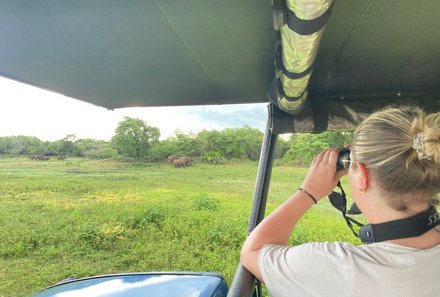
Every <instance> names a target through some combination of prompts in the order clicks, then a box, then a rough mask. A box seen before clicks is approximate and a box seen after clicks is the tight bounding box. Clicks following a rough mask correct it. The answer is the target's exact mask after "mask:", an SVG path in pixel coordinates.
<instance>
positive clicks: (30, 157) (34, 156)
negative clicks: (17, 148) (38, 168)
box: [28, 155, 38, 160]
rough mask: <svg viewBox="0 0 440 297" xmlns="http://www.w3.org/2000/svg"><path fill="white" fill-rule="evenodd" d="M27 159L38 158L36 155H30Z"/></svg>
mask: <svg viewBox="0 0 440 297" xmlns="http://www.w3.org/2000/svg"><path fill="white" fill-rule="evenodd" d="M28 159H29V160H38V156H36V155H32V156H29V157H28Z"/></svg>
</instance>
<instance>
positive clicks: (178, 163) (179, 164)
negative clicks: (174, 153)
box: [173, 158, 185, 168]
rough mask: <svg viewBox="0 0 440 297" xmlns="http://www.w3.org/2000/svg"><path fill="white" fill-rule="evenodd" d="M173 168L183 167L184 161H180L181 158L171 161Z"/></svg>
mask: <svg viewBox="0 0 440 297" xmlns="http://www.w3.org/2000/svg"><path fill="white" fill-rule="evenodd" d="M173 164H174V167H179V168H181V167H185V161H183V160H181V158H179V159H176V160H174V161H173Z"/></svg>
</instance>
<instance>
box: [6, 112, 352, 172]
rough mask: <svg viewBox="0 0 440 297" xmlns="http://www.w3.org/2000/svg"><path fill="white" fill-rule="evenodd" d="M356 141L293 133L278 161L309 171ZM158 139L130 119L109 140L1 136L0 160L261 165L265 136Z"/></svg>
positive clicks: (237, 132)
mask: <svg viewBox="0 0 440 297" xmlns="http://www.w3.org/2000/svg"><path fill="white" fill-rule="evenodd" d="M352 137H353V133H351V132H324V133H320V134H293V135H292V136H291V137H290V139H289V140H284V139H283V138H279V139H278V142H277V146H276V152H275V157H276V159H278V160H279V161H280V162H285V163H290V164H293V165H296V166H307V165H308V164H309V163H310V161H311V160H312V159H313V157H314V156H315V155H316V154H317V153H318V152H320V151H322V150H323V149H325V148H328V147H342V146H344V145H345V144H347V143H350V142H351V140H352ZM159 138H160V130H159V128H156V127H152V126H150V125H148V124H147V123H146V122H145V121H143V120H141V119H137V118H130V117H125V118H124V120H123V121H121V122H120V123H119V124H118V126H117V128H116V130H115V134H114V136H113V137H112V139H111V140H110V141H105V140H95V139H77V137H76V136H75V135H73V134H70V135H67V136H66V137H64V138H62V139H59V140H56V141H42V140H40V139H39V138H37V137H33V136H21V135H20V136H5V137H0V155H6V156H31V155H44V156H76V157H86V158H96V159H107V158H120V159H126V160H142V161H148V162H161V161H164V160H166V159H167V158H168V157H169V156H171V155H176V156H190V157H193V158H196V159H197V160H198V161H200V162H205V163H215V164H220V163H223V162H225V161H227V160H231V159H241V160H244V159H246V160H258V158H259V156H260V149H261V144H262V141H263V133H262V132H261V131H259V130H258V129H255V128H251V127H249V126H243V127H241V128H227V129H223V130H220V131H217V130H212V131H207V130H203V131H201V132H199V133H197V134H194V133H190V134H184V133H181V132H176V133H175V135H173V136H172V137H169V138H167V139H165V140H160V139H159Z"/></svg>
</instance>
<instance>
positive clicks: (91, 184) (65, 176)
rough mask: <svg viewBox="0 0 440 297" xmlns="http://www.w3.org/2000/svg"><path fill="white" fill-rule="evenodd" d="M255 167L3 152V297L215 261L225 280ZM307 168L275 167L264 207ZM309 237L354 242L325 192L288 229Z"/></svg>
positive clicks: (209, 266) (212, 266)
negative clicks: (74, 280)
mask: <svg viewBox="0 0 440 297" xmlns="http://www.w3.org/2000/svg"><path fill="white" fill-rule="evenodd" d="M257 167H258V164H257V163H256V162H237V163H228V164H225V165H221V166H215V165H204V164H196V165H195V166H193V167H190V168H185V169H181V168H173V167H171V166H169V165H168V164H146V163H119V162H116V161H110V160H105V161H93V160H87V159H68V160H67V161H55V160H50V161H47V162H42V161H29V160H27V159H25V158H6V159H0V203H1V204H0V230H1V232H0V297H12V296H14V297H19V296H27V295H29V294H30V293H32V292H36V291H38V290H40V289H43V288H44V287H47V286H49V285H51V284H54V283H56V282H58V281H60V280H62V279H65V278H67V277H69V276H71V275H74V276H76V277H84V276H89V275H96V274H108V273H116V272H133V271H161V270H166V271H172V270H178V271H216V272H220V273H221V274H223V275H224V276H225V278H226V279H227V281H228V283H230V282H231V280H232V277H233V274H234V272H235V270H236V267H237V264H238V258H239V250H240V246H241V244H242V242H243V240H244V239H245V237H246V233H247V231H246V230H247V222H248V216H249V213H250V209H251V204H252V198H253V191H254V183H255V177H256V173H257ZM305 174H306V169H303V168H293V167H289V166H277V167H275V168H274V170H273V174H272V182H271V188H270V193H269V202H268V206H267V213H268V212H270V211H272V210H273V209H274V208H275V207H276V206H277V205H279V204H280V203H281V202H282V201H284V200H285V199H286V198H287V197H288V196H289V195H290V194H291V193H293V192H294V191H296V189H297V188H298V186H299V185H300V184H301V181H302V179H303V177H304V176H305ZM344 182H346V181H344ZM347 189H348V187H347ZM313 240H317V241H334V240H345V241H351V242H357V240H356V239H355V238H354V237H353V235H352V234H351V233H350V231H349V229H348V228H347V227H346V226H345V222H344V221H343V220H342V218H341V216H340V214H338V213H337V211H336V210H334V209H333V208H332V207H331V206H330V205H329V203H328V201H322V202H320V203H319V204H318V205H316V206H314V207H313V209H312V210H311V211H310V212H309V213H307V214H306V215H305V217H304V218H303V219H302V220H301V222H300V223H299V225H298V226H297V232H296V235H295V237H292V239H291V241H292V244H298V243H302V242H306V241H313Z"/></svg>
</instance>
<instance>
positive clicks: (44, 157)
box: [36, 155, 50, 161]
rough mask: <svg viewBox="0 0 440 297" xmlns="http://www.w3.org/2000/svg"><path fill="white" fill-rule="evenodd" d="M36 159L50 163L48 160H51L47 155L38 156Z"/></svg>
mask: <svg viewBox="0 0 440 297" xmlns="http://www.w3.org/2000/svg"><path fill="white" fill-rule="evenodd" d="M36 159H37V160H40V161H48V160H50V158H49V157H48V156H45V155H37V156H36Z"/></svg>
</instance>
